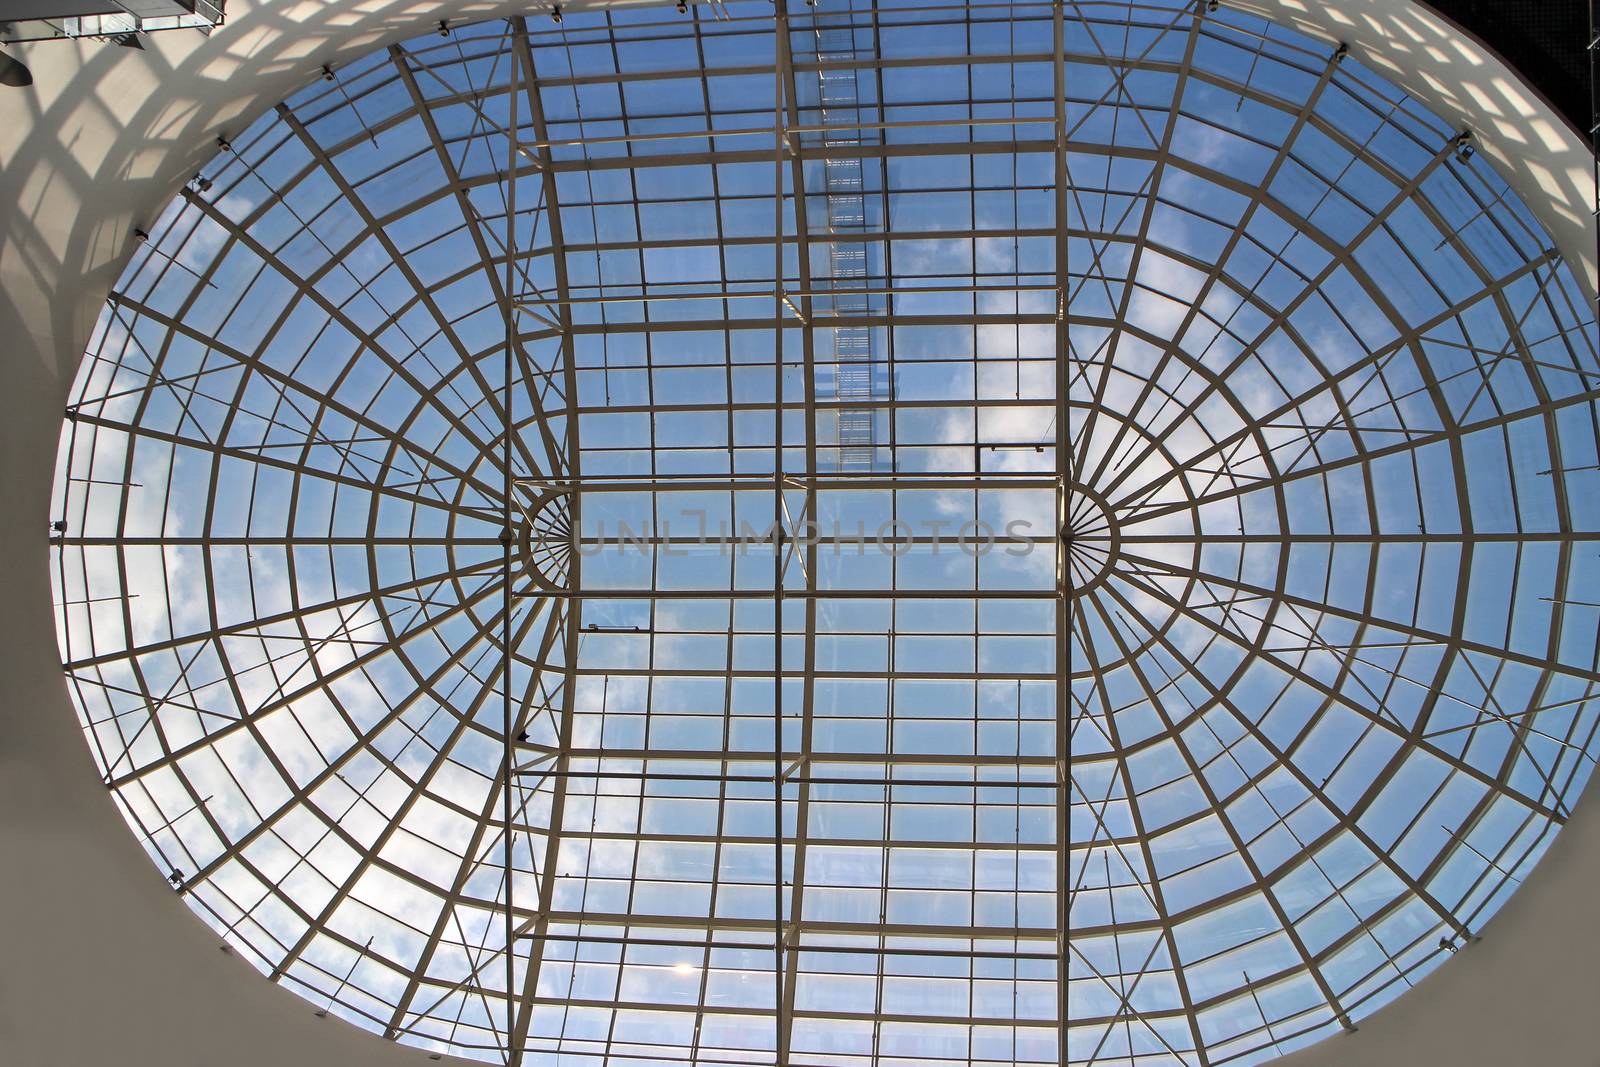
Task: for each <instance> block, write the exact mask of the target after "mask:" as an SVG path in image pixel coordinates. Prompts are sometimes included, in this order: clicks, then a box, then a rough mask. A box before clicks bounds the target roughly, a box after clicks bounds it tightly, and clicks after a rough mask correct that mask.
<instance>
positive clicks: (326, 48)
mask: <svg viewBox="0 0 1600 1067" xmlns="http://www.w3.org/2000/svg"><path fill="white" fill-rule="evenodd" d="M568 6H569V7H570V8H576V9H581V8H582V7H583V6H585V5H583V4H582V3H578V4H571V5H568ZM610 6H622V5H619V4H612V5H610ZM512 13H522V14H527V15H529V16H530V17H534V13H533V12H532V11H530V8H529V5H526V4H513V3H505V2H485V3H467V4H462V3H435V2H422V3H418V2H416V0H410V2H407V0H393V2H385V3H378V4H372V5H367V6H366V9H364V10H353V9H352V8H350V7H347V6H345V5H341V4H335V3H321V2H316V3H313V2H305V0H302V2H298V3H271V2H265V3H252V4H247V3H241V2H239V0H235V2H234V3H231V4H230V5H229V16H230V17H229V20H228V22H227V24H226V25H224V26H223V27H221V28H220V29H219V30H217V31H216V32H215V33H214V34H212V35H211V36H210V37H209V38H208V37H205V36H202V35H201V34H199V33H198V32H194V31H186V30H180V31H169V32H165V33H161V34H156V35H151V36H149V37H147V38H146V48H145V50H144V51H142V52H134V51H131V50H129V49H123V48H118V47H116V46H114V45H112V44H110V43H109V42H99V41H51V42H39V43H35V44H32V45H30V46H26V47H25V48H24V47H21V46H18V47H16V48H15V51H16V54H17V56H18V58H20V59H21V60H22V61H23V62H24V63H26V64H27V65H28V66H29V67H30V68H31V69H32V71H33V75H34V81H35V84H34V85H33V86H32V87H31V88H28V89H23V90H14V89H6V90H5V93H6V98H5V101H4V102H5V104H6V120H7V121H6V123H5V127H6V128H0V197H3V198H4V202H5V203H7V204H8V205H11V210H9V211H8V212H7V213H6V216H5V220H6V221H5V222H4V224H3V230H0V277H3V278H4V287H3V292H0V329H4V330H5V331H6V332H7V333H12V331H25V332H27V333H32V334H33V337H34V341H35V344H36V346H37V348H38V352H39V356H40V357H41V358H42V359H43V360H45V361H46V362H47V363H50V362H53V364H54V365H53V367H50V368H41V369H44V370H46V371H47V374H48V375H49V376H52V377H54V378H55V379H56V384H57V393H58V394H59V395H58V396H57V397H55V398H54V400H55V401H61V400H62V399H63V398H64V397H65V393H66V390H67V388H68V386H69V385H70V383H71V379H72V375H73V372H74V371H75V369H76V366H77V363H78V360H79V358H80V357H81V355H82V344H83V342H84V340H85V339H86V338H87V337H88V336H89V335H90V333H91V331H92V329H93V326H94V322H95V319H96V318H97V317H98V315H99V312H100V307H101V303H102V301H103V299H104V297H105V294H106V293H108V292H109V291H110V289H111V287H112V285H113V284H114V283H115V281H116V278H117V276H118V274H119V273H120V271H121V270H122V267H123V265H124V264H125V263H126V262H127V258H128V256H129V255H130V254H131V252H132V249H133V241H134V236H133V231H134V229H135V228H136V227H138V226H140V225H142V224H145V223H148V222H149V221H150V220H149V219H148V218H147V217H146V215H147V214H153V213H154V212H156V211H159V210H160V208H161V206H162V205H164V204H165V203H166V202H167V200H168V199H169V198H170V197H172V196H173V195H175V194H176V193H177V191H178V189H179V188H180V187H181V186H182V184H183V182H185V181H186V180H188V178H189V177H190V176H191V175H192V174H194V173H195V172H196V170H197V169H198V168H199V167H200V165H201V164H202V163H203V162H205V161H206V160H207V159H209V158H210V156H211V155H212V154H214V152H215V141H216V138H217V137H218V136H219V135H222V134H226V133H230V132H235V131H236V130H238V129H240V128H243V126H245V125H246V124H248V123H249V122H252V121H254V119H255V118H256V117H257V116H258V115H260V114H261V113H262V112H264V111H265V110H267V109H268V108H270V107H271V106H272V105H273V104H276V103H278V102H279V101H281V100H283V99H285V98H286V97H288V96H291V95H293V94H294V93H295V92H296V91H297V90H299V89H300V88H302V87H304V86H305V85H307V84H309V83H311V82H312V81H314V80H315V79H316V78H317V77H319V73H318V72H319V71H320V69H321V68H322V67H323V66H324V65H328V66H331V67H333V68H334V69H335V70H337V69H338V68H339V66H340V65H341V63H342V62H346V61H349V60H353V59H356V58H358V57H360V56H362V55H365V54H366V53H368V52H370V51H372V50H374V49H376V48H379V47H382V46H384V45H387V44H389V43H391V42H394V41H400V40H404V39H406V38H408V37H411V36H414V35H416V34H417V33H419V32H423V31H424V30H425V29H426V28H427V27H429V26H432V25H434V24H436V23H437V21H438V20H439V19H440V18H444V17H448V18H450V19H452V20H454V21H461V22H467V21H476V20H480V19H484V18H491V17H495V16H500V15H506V14H512ZM45 324H48V327H46V325H45ZM13 336H15V334H13ZM41 399H42V398H41Z"/></svg>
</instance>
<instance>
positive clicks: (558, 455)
mask: <svg viewBox="0 0 1600 1067" xmlns="http://www.w3.org/2000/svg"><path fill="white" fill-rule="evenodd" d="M1548 245H1549V239H1548V237H1547V235H1546V234H1545V233H1544V231H1543V230H1542V229H1541V228H1540V227H1539V226H1538V224H1537V223H1536V222H1535V221H1534V220H1533V219H1532V217H1531V215H1530V214H1529V213H1528V211H1527V210H1526V208H1525V207H1524V206H1523V205H1522V204H1521V203H1519V202H1518V200H1517V198H1516V196H1515V195H1514V194H1512V193H1511V192H1510V191H1509V190H1508V189H1507V187H1506V185H1505V184H1504V182H1502V181H1501V180H1500V179H1499V177H1498V176H1497V175H1496V174H1495V173H1494V172H1493V171H1492V170H1491V169H1490V168H1488V167H1487V166H1486V165H1484V163H1483V162H1482V161H1481V160H1480V159H1477V158H1476V157H1475V156H1474V154H1473V151H1472V142H1471V137H1470V134H1467V133H1465V132H1463V131H1459V130H1453V129H1450V128H1449V127H1448V126H1446V125H1445V124H1443V123H1442V122H1441V121H1440V120H1439V119H1438V118H1436V117H1435V116H1433V115H1431V114H1429V113H1428V112H1426V111H1425V110H1424V109H1422V108H1420V107H1419V106H1417V105H1416V104H1415V103H1414V102H1413V101H1410V100H1408V99H1407V98H1405V97H1403V96H1402V95H1401V94H1400V93H1398V91H1396V90H1395V89H1394V88H1393V87H1392V86H1391V85H1389V84H1388V83H1387V82H1385V81H1384V80H1382V79H1381V78H1378V77H1376V76H1374V75H1373V74H1372V73H1371V72H1370V71H1367V70H1365V69H1364V68H1363V67H1362V66H1361V65H1360V64H1359V63H1358V62H1356V61H1355V60H1353V59H1352V58H1349V57H1346V56H1345V55H1344V53H1343V50H1342V49H1340V50H1337V51H1334V50H1330V49H1326V48H1323V47H1322V46H1320V45H1318V44H1316V43H1315V42H1311V41H1309V40H1307V39H1305V38H1302V37H1299V36H1297V35H1295V34H1293V33H1290V32H1288V31H1285V30H1283V29H1282V28H1280V27H1276V26H1272V25H1269V24H1267V23H1265V22H1262V21H1260V20H1258V19H1255V18H1252V17H1248V16H1244V15H1240V14H1238V13H1235V12H1230V11H1228V10H1227V9H1226V8H1218V9H1216V10H1212V5H1209V4H1206V3H1189V2H1180V0H1162V2H1156V0H1151V2H1134V3H1077V2H1074V3H1055V2H1041V3H1033V4H1028V3H1007V4H987V3H975V4H961V5H955V4H949V5H940V4H923V3H910V2H906V3H878V4H869V3H866V2H864V0H862V2H852V0H831V2H830V0H822V2H819V3H817V4H815V5H810V4H801V3H792V4H784V3H780V4H779V5H777V7H776V8H775V9H774V7H773V6H771V5H769V4H764V3H745V4H722V3H707V4H694V5H690V6H689V7H688V10H687V11H685V12H682V13H680V12H677V11H676V10H674V8H673V7H671V6H663V7H658V8H647V9H635V10H630V11H627V12H622V11H614V12H605V11H590V12H577V11H569V12H567V13H565V15H564V16H563V17H561V18H560V19H559V20H553V19H551V18H550V17H548V16H547V15H544V14H541V15H538V16H529V17H527V18H515V19H511V20H509V21H504V22H493V23H483V24H478V25H470V26H441V27H440V31H439V33H438V34H437V35H429V36H427V37H424V38H419V39H417V40H415V41H412V42H410V43H408V44H406V45H404V46H396V47H394V48H391V49H388V50H385V51H381V52H379V53H376V54H374V55H372V56H370V57H369V58H367V59H366V60H363V61H361V62H357V63H355V64H352V65H351V66H349V67H347V68H344V69H340V70H330V71H326V72H325V77H324V78H323V79H319V80H318V81H317V82H315V83H314V84H313V85H312V86H310V87H309V88H307V89H306V90H304V91H303V92H301V93H300V94H298V95H297V96H295V97H294V98H292V99H291V100H289V101H287V102H286V103H284V104H283V105H281V106H280V107H279V108H278V109H277V110H276V111H275V112H274V113H272V114H269V115H266V116H263V117H262V118H261V119H260V120H259V121H257V122H255V123H254V124H252V125H251V126H250V127H249V128H248V129H246V130H244V131H242V132H240V133H239V134H237V135H236V136H232V137H231V138H229V139H228V140H227V141H225V142H224V143H222V144H221V145H220V146H219V152H218V154H217V156H216V158H215V159H214V161H213V162H212V163H211V164H210V165H209V166H208V167H207V168H206V169H205V170H204V171H203V173H202V175H201V176H199V177H197V178H196V180H195V181H194V182H193V183H191V185H190V187H189V188H188V189H187V190H186V191H185V192H184V194H183V195H182V196H181V197H179V198H178V199H177V200H176V201H174V202H173V204H172V205H171V206H170V207H169V208H168V209H167V210H166V211H165V212H164V214H163V215H162V216H161V217H160V218H159V219H158V220H156V221H154V222H152V223H151V224H150V226H149V227H148V234H145V235H144V239H143V241H142V243H141V245H140V246H139V247H138V248H137V249H136V250H134V253H133V257H132V259H131V261H130V263H129V265H128V267H127V270H126V271H125V273H124V275H123V277H122V279H121V281H120V282H119V283H118V285H117V287H116V289H115V291H114V292H113V293H112V295H111V297H110V299H109V300H108V303H107V307H106V310H105V313H104V315H103V316H102V318H101V321H100V324H99V326H98V328H97V330H96V334H95V336H94V338H93V339H92V341H91V343H90V345H89V348H88V352H87V354H86V356H85V360H84V364H83V368H82V371H81V373H80V376H79V380H78V383H77V385H76V387H75V392H74V396H73V401H72V404H71V407H70V408H69V409H68V411H67V413H66V415H67V418H66V424H65V427H64V432H63V435H62V443H61V454H60V458H59V462H58V471H59V474H58V485H57V492H56V498H55V501H54V504H53V508H54V510H53V512H52V515H51V519H52V524H53V528H52V538H53V540H54V542H55V543H56V545H57V546H58V547H57V552H56V561H57V564H58V566H57V574H56V583H57V595H58V601H59V603H60V605H61V607H60V616H59V633H60V640H61V647H62V655H63V661H64V664H65V669H66V672H67V677H68V680H69V683H70V685H71V687H72V690H73V693H74V696H75V699H76V701H77V703H78V707H79V710H80V713H81V715H82V716H83V719H84V724H85V728H86V732H87V735H88V738H89V741H90V743H91V745H92V747H93V748H94V751H95V754H96V757H97V759H98V760H99V762H100V766H101V768H102V770H103V772H104V774H105V778H106V782H107V785H108V786H109V787H110V788H111V789H112V790H113V792H114V795H115V796H116V797H117V799H118V801H119V803H120V804H121V806H122V808H123V810H124V812H125V813H126V814H127V816H128V818H129V821H130V823H131V824H132V825H133V827H134V828H135V830H136V832H137V833H138V834H139V835H140V837H141V839H142V840H143V842H144V843H145V845H146V847H147V849H148V850H149V851H150V853H151V855H152V857H153V858H154V859H155V861H156V862H157V863H159V864H160V865H161V867H162V869H163V871H164V872H165V873H167V874H168V875H169V877H170V880H171V882H172V884H173V886H174V889H175V890H176V891H177V892H178V893H180V894H181V895H182V896H183V897H184V899H185V900H186V901H187V902H188V903H189V904H190V905H191V906H192V907H193V908H194V909H195V910H196V911H197V912H198V913H199V914H201V915H202V917H204V918H205V920H206V921H207V922H208V923H210V924H211V925H212V926H213V927H214V928H215V929H216V930H218V931H219V932H220V933H221V935H222V936H223V937H224V938H225V940H226V941H227V943H228V944H230V945H232V946H234V947H235V948H236V949H237V950H238V951H239V952H240V953H241V954H242V955H243V956H245V957H246V958H247V959H249V960H250V961H251V962H252V963H253V964H254V965H255V966H257V967H258V968H259V969H260V970H261V971H263V972H264V973H265V974H267V975H268V976H270V977H271V978H272V979H273V980H275V981H278V982H281V983H282V984H284V985H286V986H288V987H290V988H292V989H294V990H296V991H297V992H299V993H301V994H302V995H304V996H305V997H307V998H308V999H310V1000H312V1001H313V1002H314V1003H315V1004H316V1005H317V1007H318V1009H319V1010H324V1011H329V1012H332V1013H336V1014H338V1015H341V1016H343V1017H345V1018H347V1019H350V1020H352V1021H353V1022H355V1023H357V1024H358V1025H361V1026H364V1027H367V1028H369V1029H371V1030H374V1031H376V1032H378V1033H381V1034H383V1035H384V1036H386V1037H388V1038H390V1039H395V1040H400V1041H404V1042H406V1043H410V1044H416V1045H421V1046H423V1047H427V1048H430V1049H435V1050H438V1051H440V1052H449V1053H454V1054H460V1055H467V1056H473V1057H476V1058H479V1059H484V1060H488V1061H491V1062H508V1063H528V1064H547V1063H548V1064H554V1063H557V1062H562V1063H568V1062H597V1063H601V1062H603V1063H610V1064H618V1065H620V1064H636V1063H648V1062H657V1061H673V1062H692V1063H697V1064H720V1063H758V1064H759V1063H768V1064H771V1063H777V1064H784V1065H789V1064H793V1065H797V1067H798V1065H806V1067H822V1065H829V1067H832V1065H841V1067H842V1065H857V1064H859V1065H862V1067H866V1065H872V1067H878V1065H885V1067H888V1065H899V1064H928V1063H946V1064H968V1065H979V1064H1055V1063H1062V1062H1066V1063H1071V1064H1084V1065H1087V1064H1115V1065H1123V1067H1135V1065H1138V1067H1148V1065H1153V1064H1189V1065H1201V1064H1222V1063H1251V1062H1260V1061H1261V1060H1265V1059H1271V1058H1273V1057H1275V1056H1277V1055H1278V1054H1279V1053H1281V1052H1285V1051H1288V1050H1290V1049H1293V1048H1296V1047H1299V1046H1301V1045H1304V1044H1307V1043H1309V1042H1311V1041H1314V1040H1317V1039H1319V1038H1320V1037H1323V1036H1326V1035H1327V1034H1329V1033H1333V1032H1336V1031H1337V1030H1339V1029H1341V1028H1349V1027H1351V1026H1353V1024H1354V1021H1355V1020H1357V1019H1359V1018H1360V1017H1361V1016H1362V1015H1364V1014H1366V1013H1369V1012H1371V1011H1372V1010H1374V1009H1375V1008H1376V1007H1378V1006H1380V1005H1381V1004H1382V1003H1384V1002H1386V1001H1387V1000H1388V999H1389V998H1391V997H1393V996H1394V995H1395V994H1397V993H1398V992H1400V991H1401V990H1403V989H1404V988H1405V987H1406V986H1408V985H1409V984H1411V983H1412V982H1414V981H1415V980H1416V979H1417V978H1419V977H1420V976H1421V975H1423V974H1425V973H1426V972H1427V971H1428V970H1430V969H1431V968H1432V967H1433V966H1435V965H1437V964H1438V963H1439V962H1440V961H1441V960H1442V959H1444V958H1446V957H1447V956H1448V955H1449V954H1451V953H1453V952H1454V951H1456V950H1457V949H1458V948H1460V947H1461V946H1462V945H1463V944H1465V943H1466V941H1467V940H1469V939H1470V938H1472V937H1474V936H1476V932H1477V931H1478V930H1480V929H1481V928H1482V926H1483V923H1484V922H1485V921H1486V920H1487V918H1488V917H1489V916H1490V915H1491V914H1492V913H1493V911H1494V910H1495V909H1496V908H1497V907H1498V906H1499V905H1500V903H1501V902H1502V901H1503V900H1504V899H1505V897H1506V895H1507V894H1508V893H1510V892H1511V891H1512V890H1513V889H1514V888H1515V886H1516V884H1517V883H1518V881H1519V880H1520V879H1521V878H1522V877H1523V875H1524V874H1525V872H1526V871H1527V870H1528V869H1529V868H1530V867H1531V865H1532V864H1533V863H1535V862H1536V861H1537V859H1538V857H1539V856H1540V855H1541V854H1542V851H1543V849H1544V848H1545V847H1546V845H1547V844H1548V841H1549V839H1550V836H1551V834H1552V833H1553V831H1554V830H1555V829H1556V828H1558V827H1559V825H1560V824H1561V823H1562V822H1563V821H1564V820H1565V818H1566V816H1567V813H1568V811H1569V809H1570V805H1571V803H1572V802H1573V801H1574V800H1575V798H1576V797H1577V795H1578V792H1579V791H1580V790H1581V788H1582V786H1583V784H1584V783H1585V781H1586V780H1587V777H1588V774H1589V772H1590V770H1591V769H1592V767H1593V763H1594V758H1593V755H1592V754H1591V753H1592V752H1593V751H1594V750H1595V748H1596V742H1595V727H1596V722H1597V713H1600V708H1597V707H1596V704H1595V701H1596V699H1597V696H1596V683H1597V682H1600V663H1597V660H1596V656H1597V639H1596V634H1597V626H1596V619H1597V614H1596V613H1597V611H1600V605H1597V604H1596V603H1594V602H1593V598H1592V597H1586V596H1585V595H1584V592H1583V590H1584V589H1585V588H1586V584H1585V583H1587V582H1592V581H1593V579H1594V577H1595V571H1596V568H1597V566H1600V554H1597V553H1596V552H1595V551H1594V542H1595V540H1596V539H1597V537H1600V496H1597V494H1596V493H1595V492H1594V488H1595V484H1596V480H1597V479H1600V447H1597V444H1600V421H1597V419H1600V413H1597V408H1596V400H1597V399H1600V388H1597V386H1600V381H1597V378H1600V361H1597V358H1596V351H1595V340H1594V320H1593V317H1592V313H1591V309H1589V308H1588V307H1586V306H1585V303H1584V300H1583V298H1582V297H1581V295H1579V290H1578V287H1577V285H1576V284H1575V282H1574V280H1573V278H1572V276H1571V274H1570V272H1569V271H1568V269H1567V267H1566V266H1565V265H1564V264H1563V263H1562V262H1561V260H1560V259H1559V257H1558V256H1556V255H1555V253H1553V252H1552V251H1551V250H1550V249H1549V247H1548ZM1063 431H1064V432H1063ZM1069 708H1070V713H1069V712H1068V709H1069ZM508 947H509V951H508Z"/></svg>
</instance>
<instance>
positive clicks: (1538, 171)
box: [1228, 0, 1597, 295]
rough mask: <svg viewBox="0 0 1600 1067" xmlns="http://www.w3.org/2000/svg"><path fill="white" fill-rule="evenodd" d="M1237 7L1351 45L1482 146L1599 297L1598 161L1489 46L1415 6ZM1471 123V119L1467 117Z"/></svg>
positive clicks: (1383, 2)
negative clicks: (1595, 215) (1595, 161)
mask: <svg viewBox="0 0 1600 1067" xmlns="http://www.w3.org/2000/svg"><path fill="white" fill-rule="evenodd" d="M1228 6H1230V7H1233V8H1236V9H1238V10H1242V11H1252V12H1255V13H1256V14H1259V15H1261V16H1262V17H1264V18H1269V19H1273V20H1275V21H1277V22H1281V23H1284V24H1285V25H1289V26H1293V27H1294V28H1295V29H1297V30H1300V31H1301V32H1302V33H1305V34H1307V35H1309V36H1311V37H1315V38H1317V39H1319V40H1323V41H1327V42H1329V44H1335V43H1345V44H1348V45H1349V46H1350V48H1351V53H1352V55H1353V57H1354V58H1355V59H1357V60H1358V61H1360V62H1361V63H1364V64H1366V65H1367V66H1369V67H1371V68H1372V69H1373V70H1375V71H1377V72H1378V73H1380V74H1382V75H1383V76H1384V77H1386V78H1388V79H1389V80H1391V81H1393V82H1394V83H1395V84H1396V85H1398V86H1400V87H1401V88H1402V89H1404V90H1406V91H1407V92H1408V93H1410V94H1411V95H1412V96H1414V97H1416V98H1417V99H1418V100H1419V101H1421V102H1422V103H1423V104H1425V105H1427V106H1428V107H1429V108H1431V109H1432V110H1433V111H1434V112H1436V113H1437V114H1438V115H1440V116H1441V117H1443V118H1445V119H1447V120H1449V121H1452V122H1454V121H1460V122H1461V123H1462V125H1463V126H1464V127H1465V128H1468V129H1470V130H1471V131H1472V134H1473V139H1474V141H1475V143H1476V145H1477V147H1478V148H1479V149H1480V150H1481V151H1483V152H1484V153H1485V155H1487V156H1488V158H1489V159H1491V160H1492V161H1493V162H1494V165H1495V168H1496V169H1497V170H1498V171H1499V172H1500V173H1501V175H1503V176H1504V177H1505V179H1506V181H1507V182H1509V183H1510V185H1511V187H1512V188H1513V189H1514V190H1516V192H1517V195H1518V196H1520V197H1521V198H1522V199H1523V201H1524V202H1525V203H1527V204H1528V205H1530V207H1535V208H1536V209H1537V211H1538V213H1539V217H1540V221H1541V222H1543V223H1544V225H1545V227H1546V228H1547V229H1549V231H1550V233H1551V236H1553V237H1554V238H1555V239H1556V246H1557V250H1558V251H1560V252H1561V254H1562V256H1563V257H1564V258H1565V259H1566V260H1567V262H1568V263H1570V264H1572V265H1573V268H1574V273H1575V274H1577V275H1578V276H1579V277H1580V279H1582V280H1583V281H1585V282H1586V283H1587V284H1588V285H1589V287H1590V295H1594V294H1595V292H1596V291H1597V289H1596V286H1597V281H1596V263H1595V217H1594V210H1595V204H1596V190H1595V185H1594V169H1593V156H1592V155H1591V153H1590V151H1589V148H1588V146H1587V144H1586V143H1585V141H1584V140H1583V138H1582V137H1581V136H1580V135H1579V133H1578V131H1577V130H1575V129H1574V128H1573V127H1572V126H1571V125H1569V124H1568V123H1567V122H1566V121H1565V120H1564V119H1563V118H1561V117H1560V116H1559V115H1557V114H1556V112H1555V111H1554V110H1553V109H1551V107H1550V106H1549V105H1548V104H1547V103H1546V102H1545V101H1544V100H1543V99H1542V98H1541V97H1540V96H1539V95H1538V94H1537V92H1536V91H1534V90H1532V89H1530V88H1528V87H1527V86H1526V85H1524V84H1523V83H1522V81H1521V79H1519V78H1518V77H1517V76H1516V75H1515V74H1514V73H1512V72H1511V71H1510V70H1509V69H1507V67H1506V66H1505V65H1504V64H1503V63H1502V62H1501V61H1499V60H1498V59H1495V58H1492V57H1491V56H1490V55H1488V54H1486V52H1485V49H1488V48H1490V47H1492V42H1490V43H1489V44H1484V43H1482V42H1479V41H1477V40H1476V39H1475V38H1473V37H1472V36H1471V35H1470V34H1468V33H1467V32H1466V31H1464V30H1462V29H1461V28H1460V27H1458V26H1457V25H1455V24H1454V23H1452V22H1450V21H1449V20H1448V19H1446V18H1444V17H1443V16H1442V15H1439V14H1438V13H1436V12H1435V11H1433V10H1431V9H1429V8H1428V7H1427V6H1425V5H1424V4H1422V3H1414V2H1412V0H1343V2H1342V3H1339V4H1327V3H1311V2H1310V0H1229V5H1228ZM1457 117H1461V118H1457Z"/></svg>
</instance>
